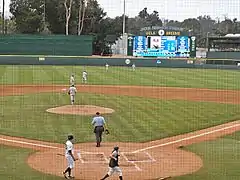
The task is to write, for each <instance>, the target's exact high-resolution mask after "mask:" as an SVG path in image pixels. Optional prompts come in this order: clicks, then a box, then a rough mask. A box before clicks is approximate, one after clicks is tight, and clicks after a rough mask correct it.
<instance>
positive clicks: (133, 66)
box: [132, 63, 136, 71]
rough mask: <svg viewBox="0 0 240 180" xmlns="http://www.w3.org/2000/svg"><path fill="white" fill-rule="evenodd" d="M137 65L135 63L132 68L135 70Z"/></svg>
mask: <svg viewBox="0 0 240 180" xmlns="http://www.w3.org/2000/svg"><path fill="white" fill-rule="evenodd" d="M135 68H136V65H135V64H134V63H133V65H132V70H133V71H135Z"/></svg>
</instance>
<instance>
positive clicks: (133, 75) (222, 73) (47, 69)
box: [0, 65, 240, 89]
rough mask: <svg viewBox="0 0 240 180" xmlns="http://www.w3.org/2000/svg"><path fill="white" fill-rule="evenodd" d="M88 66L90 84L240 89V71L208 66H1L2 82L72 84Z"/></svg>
mask: <svg viewBox="0 0 240 180" xmlns="http://www.w3.org/2000/svg"><path fill="white" fill-rule="evenodd" d="M84 69H86V70H87V72H88V74H89V77H88V80H89V84H96V85H102V84H105V85H142V86H169V87H194V88H212V89H240V72H239V71H227V70H206V69H169V68H137V70H136V71H135V72H132V71H131V68H130V67H129V68H127V67H110V69H109V71H108V72H105V68H104V67H83V66H33V65H32V66H31V65H28V66H27V65H26V66H0V72H1V73H0V83H1V84H68V83H69V76H70V75H71V74H72V73H74V74H75V75H76V81H77V83H78V84H80V83H81V77H82V71H83V70H84Z"/></svg>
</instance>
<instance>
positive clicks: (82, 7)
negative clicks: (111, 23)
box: [78, 0, 88, 35]
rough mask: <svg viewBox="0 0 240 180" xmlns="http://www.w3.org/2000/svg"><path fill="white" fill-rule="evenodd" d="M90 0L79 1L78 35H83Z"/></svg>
mask: <svg viewBox="0 0 240 180" xmlns="http://www.w3.org/2000/svg"><path fill="white" fill-rule="evenodd" d="M87 4H88V0H79V8H78V35H81V33H82V30H83V25H84V20H85V15H86V7H87Z"/></svg>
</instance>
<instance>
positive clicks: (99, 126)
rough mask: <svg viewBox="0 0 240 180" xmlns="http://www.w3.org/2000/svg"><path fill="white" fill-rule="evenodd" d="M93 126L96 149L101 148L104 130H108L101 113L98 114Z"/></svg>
mask: <svg viewBox="0 0 240 180" xmlns="http://www.w3.org/2000/svg"><path fill="white" fill-rule="evenodd" d="M92 125H93V126H94V133H95V136H96V143H97V146H96V147H100V143H101V142H102V133H103V132H104V128H105V129H106V122H105V119H104V117H102V116H101V115H100V113H99V112H97V113H96V116H95V117H94V118H93V120H92Z"/></svg>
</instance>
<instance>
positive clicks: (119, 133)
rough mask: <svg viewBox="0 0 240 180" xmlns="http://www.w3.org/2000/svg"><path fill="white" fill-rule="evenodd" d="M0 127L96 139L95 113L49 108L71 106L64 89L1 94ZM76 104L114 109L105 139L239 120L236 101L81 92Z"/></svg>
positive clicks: (134, 138) (139, 138)
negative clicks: (64, 112) (56, 111)
mask: <svg viewBox="0 0 240 180" xmlns="http://www.w3.org/2000/svg"><path fill="white" fill-rule="evenodd" d="M0 102H1V105H2V108H1V112H0V115H1V117H2V120H1V121H0V131H1V133H2V134H7V135H11V136H23V137H27V138H33V139H39V140H45V141H54V142H61V143H62V142H63V141H64V140H65V138H66V135H67V134H68V133H73V134H74V135H75V136H76V138H77V142H88V141H94V134H93V128H92V126H91V120H92V117H91V116H79V115H58V114H52V113H48V112H46V110H47V109H48V108H52V107H56V106H63V105H67V104H69V96H67V95H66V94H63V93H40V94H27V95H21V96H12V97H11V96H6V97H0ZM76 104H82V105H84V104H86V105H97V106H104V107H109V108H112V109H114V110H115V112H114V113H113V114H110V115H106V116H105V118H106V120H107V123H108V128H109V130H110V131H111V135H109V136H105V141H123V142H144V141H150V140H156V139H160V138H164V137H169V136H174V135H178V134H182V133H187V132H190V131H195V130H198V129H202V128H207V127H209V126H214V125H218V124H222V123H224V122H228V121H232V120H236V119H239V118H240V115H239V110H240V106H238V105H229V104H217V103H207V102H188V101H177V100H175V101H173V100H172V101H168V100H159V99H146V98H141V97H127V96H114V95H100V94H88V93H81V94H78V96H77V99H76Z"/></svg>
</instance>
